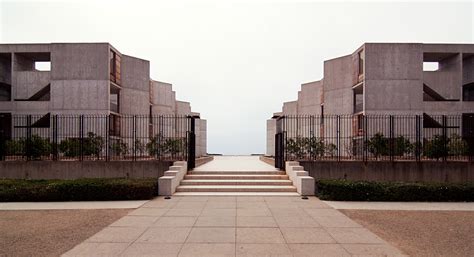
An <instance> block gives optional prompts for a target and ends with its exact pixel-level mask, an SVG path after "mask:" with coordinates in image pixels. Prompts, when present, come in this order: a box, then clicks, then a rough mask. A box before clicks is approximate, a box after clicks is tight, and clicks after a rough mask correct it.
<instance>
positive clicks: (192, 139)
mask: <svg viewBox="0 0 474 257" xmlns="http://www.w3.org/2000/svg"><path fill="white" fill-rule="evenodd" d="M188 119H189V120H190V128H189V131H188V135H189V137H188V140H189V141H188V160H187V162H188V170H192V169H194V167H196V134H195V125H196V118H195V117H194V116H188Z"/></svg>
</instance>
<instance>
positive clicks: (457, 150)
mask: <svg viewBox="0 0 474 257" xmlns="http://www.w3.org/2000/svg"><path fill="white" fill-rule="evenodd" d="M467 152H468V144H467V142H466V141H465V140H464V139H462V138H461V137H460V136H459V135H458V134H452V135H451V138H450V139H449V142H448V154H449V155H453V156H462V155H465V154H467Z"/></svg>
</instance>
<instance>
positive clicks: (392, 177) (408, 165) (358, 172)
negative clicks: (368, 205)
mask: <svg viewBox="0 0 474 257" xmlns="http://www.w3.org/2000/svg"><path fill="white" fill-rule="evenodd" d="M300 165H301V166H303V167H304V170H306V171H308V172H309V175H310V176H312V177H314V178H315V179H348V180H355V181H357V180H363V181H400V182H456V183H458V182H467V181H474V164H473V163H470V162H367V163H365V162H357V161H343V162H331V161H318V162H309V161H301V162H300Z"/></svg>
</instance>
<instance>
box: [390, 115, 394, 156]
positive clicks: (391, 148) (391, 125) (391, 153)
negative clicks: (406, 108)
mask: <svg viewBox="0 0 474 257" xmlns="http://www.w3.org/2000/svg"><path fill="white" fill-rule="evenodd" d="M393 140H394V136H393V115H390V161H392V162H393V159H394V156H393V155H394V149H393V148H394V142H393Z"/></svg>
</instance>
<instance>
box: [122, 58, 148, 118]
mask: <svg viewBox="0 0 474 257" xmlns="http://www.w3.org/2000/svg"><path fill="white" fill-rule="evenodd" d="M121 69H122V74H121V76H122V90H121V91H120V113H122V114H141V115H146V114H148V113H149V108H150V104H149V102H150V62H149V61H146V60H142V59H139V58H135V57H131V56H127V55H122V64H121Z"/></svg>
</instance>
